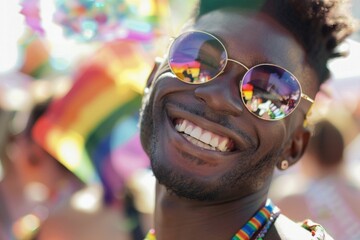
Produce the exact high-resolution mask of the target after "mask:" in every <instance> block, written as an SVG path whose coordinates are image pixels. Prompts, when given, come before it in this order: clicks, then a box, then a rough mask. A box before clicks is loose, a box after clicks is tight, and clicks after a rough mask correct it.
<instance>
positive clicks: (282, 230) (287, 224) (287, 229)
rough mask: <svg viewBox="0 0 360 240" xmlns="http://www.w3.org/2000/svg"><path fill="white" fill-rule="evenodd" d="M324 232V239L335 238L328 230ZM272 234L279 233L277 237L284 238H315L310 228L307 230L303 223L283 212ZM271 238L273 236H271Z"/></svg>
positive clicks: (307, 239)
mask: <svg viewBox="0 0 360 240" xmlns="http://www.w3.org/2000/svg"><path fill="white" fill-rule="evenodd" d="M324 234H325V238H324V240H333V238H332V237H330V236H329V235H328V234H327V233H326V232H325V233H324ZM271 235H272V236H275V235H277V237H276V238H278V239H283V240H299V239H301V240H314V238H313V236H312V234H311V231H310V230H307V229H306V228H304V227H302V225H301V223H296V222H294V221H292V220H291V219H289V218H288V217H286V216H285V215H283V214H281V215H280V216H279V217H278V218H277V219H276V221H275V224H274V227H273V228H272V233H271ZM269 237H270V236H269ZM269 239H273V238H271V237H270V238H269Z"/></svg>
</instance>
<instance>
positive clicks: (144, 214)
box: [0, 0, 360, 240]
mask: <svg viewBox="0 0 360 240" xmlns="http://www.w3.org/2000/svg"><path fill="white" fill-rule="evenodd" d="M10 2H11V3H10ZM10 2H6V3H5V1H1V2H0V4H1V5H0V16H5V17H4V18H0V32H1V34H2V36H6V37H5V38H3V39H1V40H0V44H1V46H0V49H1V54H0V55H1V56H0V58H1V59H0V65H1V66H0V127H1V128H0V240H15V239H16V240H30V239H39V240H48V239H52V240H65V239H66V240H72V239H74V240H75V239H76V240H81V239H84V240H85V239H86V240H92V239H121V240H122V239H124V240H125V239H129V240H131V239H132V240H141V239H143V237H144V233H146V232H147V230H148V229H149V228H150V226H151V224H152V220H151V213H152V211H153V206H154V195H155V194H154V191H155V189H154V186H155V182H154V181H155V180H154V178H153V176H152V174H151V170H150V168H149V165H150V163H149V159H147V156H146V155H145V153H144V152H143V150H142V148H141V144H140V140H139V136H138V118H139V109H140V107H141V96H142V93H143V88H144V86H145V81H146V79H147V76H148V75H149V74H150V73H151V70H152V65H153V59H155V57H156V56H161V54H163V53H164V51H165V50H166V48H167V46H166V45H165V44H163V42H164V40H167V39H168V36H171V35H174V34H176V32H177V31H178V29H179V27H180V25H181V24H182V23H183V20H184V19H186V18H187V16H189V14H191V11H192V8H193V6H194V3H195V0H192V1H188V2H187V3H186V4H185V3H184V1H179V0H168V1H166V0H139V1H130V0H128V1H106V0H104V1H80V0H78V1H77V0H63V1H48V0H22V1H20V0H17V1H10ZM90 2H91V4H90ZM50 3H52V4H50ZM55 3H56V4H55ZM96 3H98V4H97V5H96ZM94 4H95V5H94ZM353 4H354V5H353V10H354V12H355V16H358V17H360V4H359V2H358V1H357V0H354V2H353ZM114 10H115V11H114ZM170 16H171V17H170ZM169 19H171V21H169ZM352 39H353V41H351V42H349V43H348V44H347V45H346V46H343V47H344V48H347V49H348V52H349V55H348V56H346V57H344V58H343V59H341V60H336V61H334V62H333V63H332V64H331V66H330V68H331V70H332V79H331V80H330V81H329V82H328V83H327V84H326V85H324V86H322V90H321V92H320V94H318V96H317V99H316V100H317V103H316V104H315V106H314V109H313V114H312V116H311V122H310V124H309V127H310V128H312V134H313V136H312V139H311V141H310V143H309V148H308V150H307V151H306V153H305V154H304V156H303V159H302V160H301V161H300V162H299V163H298V164H296V165H295V166H294V167H292V168H290V169H289V170H288V171H286V172H275V174H274V186H273V188H272V189H271V193H270V194H271V197H272V198H273V200H274V202H275V203H276V204H278V206H279V207H280V208H281V209H282V211H283V212H284V213H285V214H286V215H288V216H289V217H290V218H293V219H294V220H298V221H301V220H303V219H304V218H306V217H310V218H311V219H312V220H314V221H316V222H319V223H322V224H323V225H324V226H325V227H326V229H327V230H328V231H329V232H330V234H331V235H333V236H334V238H335V239H339V240H341V239H347V240H349V239H350V240H351V239H354V240H355V239H360V205H359V204H358V202H359V200H360V174H359V173H360V95H359V92H360V65H359V61H358V60H359V59H360V42H359V41H360V34H359V33H357V34H355V35H354V36H353V38H352ZM330 200H331V201H330ZM330 202H331V203H332V205H329V203H330ZM344 226H347V227H346V228H345V227H344ZM349 226H350V227H349ZM344 229H346V231H347V232H344V231H345V230H344ZM340 233H341V234H340ZM338 236H341V237H338Z"/></svg>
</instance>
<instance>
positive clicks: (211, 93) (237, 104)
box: [194, 82, 243, 116]
mask: <svg viewBox="0 0 360 240" xmlns="http://www.w3.org/2000/svg"><path fill="white" fill-rule="evenodd" d="M234 90H235V89H233V88H230V87H228V86H227V84H220V83H215V82H211V83H208V84H203V85H199V86H198V87H197V88H196V89H195V90H194V94H195V97H196V98H198V99H199V100H200V101H202V102H204V103H205V104H206V105H207V106H208V107H209V108H212V109H213V110H216V111H219V112H226V113H227V114H229V115H233V116H238V115H240V114H241V112H242V111H243V106H242V102H241V99H240V95H239V91H238V90H237V91H234Z"/></svg>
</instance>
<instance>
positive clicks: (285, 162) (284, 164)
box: [280, 160, 289, 170]
mask: <svg viewBox="0 0 360 240" xmlns="http://www.w3.org/2000/svg"><path fill="white" fill-rule="evenodd" d="M288 167H289V161H288V160H282V161H281V165H280V168H281V170H286V169H287V168H288Z"/></svg>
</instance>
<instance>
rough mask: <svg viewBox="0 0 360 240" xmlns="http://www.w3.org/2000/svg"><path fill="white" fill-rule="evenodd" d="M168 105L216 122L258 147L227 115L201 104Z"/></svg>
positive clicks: (179, 103) (175, 103) (176, 103)
mask: <svg viewBox="0 0 360 240" xmlns="http://www.w3.org/2000/svg"><path fill="white" fill-rule="evenodd" d="M167 103H169V104H171V105H173V106H176V107H177V108H179V109H181V110H183V111H186V112H189V113H191V114H193V115H197V116H199V117H201V118H204V119H206V120H208V121H210V122H214V123H217V124H219V125H222V126H224V127H225V128H228V129H230V130H231V131H233V132H235V133H236V134H238V135H240V136H241V137H242V138H244V139H245V140H246V141H247V142H248V143H250V144H251V145H253V146H255V145H256V142H255V140H254V139H253V138H252V137H251V136H250V135H249V134H248V133H246V132H245V131H243V130H241V129H239V128H238V127H236V126H234V124H232V123H231V122H232V121H231V120H229V116H228V115H225V114H223V113H219V112H214V111H212V110H211V109H209V108H208V107H206V106H204V105H200V104H192V105H191V106H189V105H187V104H183V103H181V102H173V101H169V100H167V101H165V104H164V105H166V104H167Z"/></svg>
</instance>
